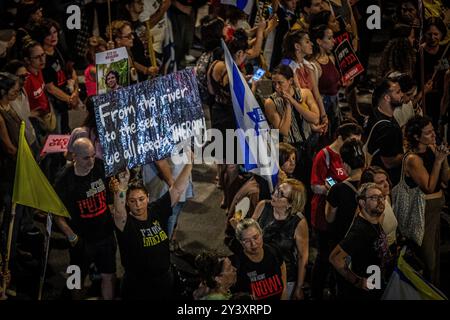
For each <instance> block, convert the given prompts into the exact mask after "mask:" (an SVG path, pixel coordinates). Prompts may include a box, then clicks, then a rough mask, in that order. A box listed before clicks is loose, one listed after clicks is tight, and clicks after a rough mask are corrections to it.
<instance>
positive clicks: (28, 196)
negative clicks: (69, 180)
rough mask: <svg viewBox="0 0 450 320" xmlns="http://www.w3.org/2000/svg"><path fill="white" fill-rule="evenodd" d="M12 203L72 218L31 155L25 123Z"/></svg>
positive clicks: (20, 142)
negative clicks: (26, 137)
mask: <svg viewBox="0 0 450 320" xmlns="http://www.w3.org/2000/svg"><path fill="white" fill-rule="evenodd" d="M12 202H13V203H18V204H21V205H24V206H27V207H32V208H36V209H39V210H42V211H44V212H50V213H52V214H55V215H57V216H61V217H68V218H70V215H69V212H68V211H67V209H66V207H65V206H64V204H63V202H62V201H61V199H60V198H59V197H58V195H57V194H56V192H55V189H53V187H52V186H51V184H50V183H49V182H48V180H47V178H46V177H45V175H44V173H43V172H42V171H41V168H39V166H38V164H37V163H36V160H35V159H34V157H33V154H32V153H31V150H30V147H29V146H28V143H27V140H26V139H25V122H23V121H22V125H21V126H20V135H19V149H18V150H17V164H16V176H15V178H14V191H13V198H12Z"/></svg>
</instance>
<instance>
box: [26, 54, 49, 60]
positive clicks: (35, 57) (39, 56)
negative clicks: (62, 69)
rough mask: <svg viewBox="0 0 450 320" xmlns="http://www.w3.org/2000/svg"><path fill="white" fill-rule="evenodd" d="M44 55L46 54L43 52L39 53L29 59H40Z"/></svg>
mask: <svg viewBox="0 0 450 320" xmlns="http://www.w3.org/2000/svg"><path fill="white" fill-rule="evenodd" d="M45 56H46V54H45V52H44V53H43V54H40V55H38V56H34V57H30V59H39V60H41V59H44V58H45Z"/></svg>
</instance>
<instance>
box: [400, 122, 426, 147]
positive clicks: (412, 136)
mask: <svg viewBox="0 0 450 320" xmlns="http://www.w3.org/2000/svg"><path fill="white" fill-rule="evenodd" d="M430 123H431V119H430V118H428V117H426V116H425V117H423V116H419V115H416V116H414V117H413V118H411V119H409V121H408V122H407V123H406V125H405V138H406V142H407V143H408V148H409V149H410V150H411V149H414V148H416V147H417V146H418V145H419V140H418V139H417V138H416V137H420V136H421V135H422V129H423V128H425V127H426V126H427V125H429V124H430Z"/></svg>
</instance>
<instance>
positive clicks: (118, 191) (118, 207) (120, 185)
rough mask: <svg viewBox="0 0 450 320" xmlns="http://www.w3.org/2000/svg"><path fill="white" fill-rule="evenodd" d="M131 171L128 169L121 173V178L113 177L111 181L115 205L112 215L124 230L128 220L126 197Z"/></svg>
mask: <svg viewBox="0 0 450 320" xmlns="http://www.w3.org/2000/svg"><path fill="white" fill-rule="evenodd" d="M129 180H130V172H129V171H128V169H127V170H126V171H123V172H121V173H119V179H117V178H115V177H113V178H112V179H111V182H110V188H111V190H112V191H113V192H114V206H113V210H111V211H112V215H113V218H114V224H115V225H116V227H117V229H119V230H120V231H123V229H124V228H125V224H126V222H127V209H126V206H125V205H126V198H127V189H128V181H129Z"/></svg>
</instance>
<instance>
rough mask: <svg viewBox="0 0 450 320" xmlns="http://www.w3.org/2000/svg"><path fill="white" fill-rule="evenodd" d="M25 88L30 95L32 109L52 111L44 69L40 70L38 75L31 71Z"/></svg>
mask: <svg viewBox="0 0 450 320" xmlns="http://www.w3.org/2000/svg"><path fill="white" fill-rule="evenodd" d="M24 89H25V91H26V93H27V95H28V101H29V102H30V110H35V109H41V110H43V111H45V112H50V105H49V103H48V99H47V95H46V94H45V83H44V77H43V76H42V71H39V73H38V74H37V75H35V74H33V73H32V72H30V73H29V74H28V77H27V79H26V80H25V84H24Z"/></svg>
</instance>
